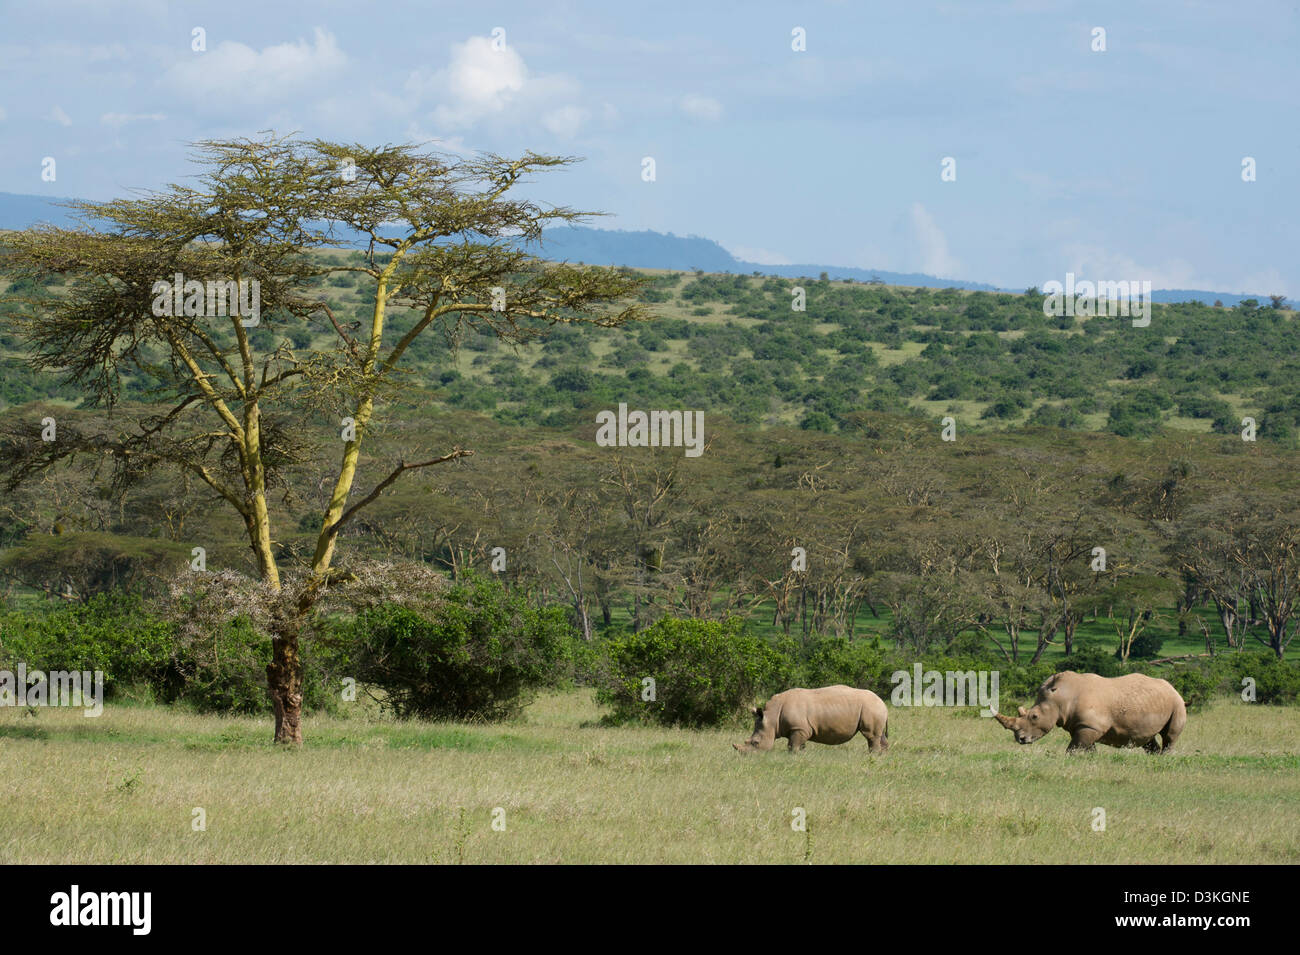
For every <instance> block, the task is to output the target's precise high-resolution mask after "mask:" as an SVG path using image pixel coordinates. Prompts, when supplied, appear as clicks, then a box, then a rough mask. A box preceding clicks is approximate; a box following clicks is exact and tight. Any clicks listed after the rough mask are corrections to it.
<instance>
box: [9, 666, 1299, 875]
mask: <svg viewBox="0 0 1300 955" xmlns="http://www.w3.org/2000/svg"><path fill="white" fill-rule="evenodd" d="M1011 703H1012V701H1009V700H1004V701H1003V708H1009V706H1010V705H1011ZM355 706H356V709H355V710H354V711H353V713H354V715H352V716H351V717H350V718H343V717H327V716H314V717H311V718H310V719H309V720H308V722H307V724H306V734H305V735H306V744H305V745H304V746H303V748H302V749H301V750H299V751H286V750H280V749H275V748H273V747H272V746H271V744H270V743H269V742H268V740H269V739H270V736H271V727H270V722H269V720H268V719H260V718H224V717H216V716H205V715H199V714H195V713H192V712H188V711H186V710H184V709H180V708H170V707H153V706H127V705H110V706H108V707H107V708H106V709H105V711H104V714H103V715H102V716H101V717H99V718H97V719H87V718H85V717H83V716H82V715H81V714H80V712H79V711H69V710H54V709H47V710H37V711H28V710H26V709H2V710H0V862H3V863H71V862H78V863H270V864H285V863H289V864H301V863H370V862H385V863H429V862H432V863H457V862H460V863H511V862H516V863H532V862H543V863H556V862H564V863H594V862H601V863H689V862H700V863H704V862H707V863H753V862H765V863H802V862H813V863H829V862H858V863H909V862H914V863H949V864H951V863H967V862H970V863H985V862H995V863H1013V864H1020V865H1023V864H1031V863H1039V862H1080V863H1161V862H1179V863H1295V862H1300V744H1297V739H1298V738H1300V707H1287V708H1279V707H1265V706H1252V705H1247V704H1236V703H1228V702H1219V703H1216V704H1214V705H1212V706H1210V707H1208V708H1206V709H1203V710H1201V711H1194V712H1193V713H1192V715H1191V721H1190V723H1189V725H1188V728H1187V730H1186V732H1185V733H1184V734H1183V737H1182V739H1181V740H1180V741H1179V744H1178V749H1177V751H1176V753H1175V754H1174V755H1171V756H1167V757H1151V756H1147V755H1146V754H1145V753H1142V752H1140V751H1135V750H1110V749H1104V748H1102V749H1099V750H1098V752H1097V753H1095V754H1093V755H1088V756H1073V757H1068V758H1067V756H1066V755H1065V745H1066V742H1067V740H1066V737H1065V735H1064V734H1063V733H1062V732H1061V731H1059V730H1058V731H1054V732H1052V733H1050V734H1049V735H1048V736H1047V737H1045V738H1044V739H1043V740H1040V741H1039V742H1038V743H1036V744H1035V745H1033V746H1026V747H1021V746H1017V745H1015V744H1014V743H1013V742H1012V740H1011V737H1010V734H1009V733H1007V732H1006V731H1004V730H1002V729H1001V728H1000V727H998V726H996V725H995V724H994V723H992V722H991V721H989V720H987V719H980V718H979V717H978V716H976V715H975V711H974V710H971V709H966V710H940V709H908V710H903V709H900V708H894V709H893V710H892V711H891V719H890V740H891V748H890V751H889V752H888V754H886V755H884V756H882V757H872V756H870V755H868V752H867V746H866V742H865V741H864V740H862V739H860V738H859V739H856V740H854V741H853V742H852V743H849V744H846V745H844V746H838V747H829V746H818V745H815V744H810V745H809V747H808V750H807V751H806V752H805V753H803V754H801V755H798V756H792V755H790V754H788V753H787V752H786V751H785V750H784V748H779V749H778V750H774V751H773V752H771V753H767V754H762V755H754V756H749V757H744V756H740V755H738V754H737V753H735V752H734V751H733V750H732V749H731V746H730V743H731V742H732V741H735V740H739V739H741V738H742V737H743V736H744V735H745V732H744V729H743V728H740V727H737V728H735V729H732V730H711V731H701V732H691V731H683V730H670V729H660V728H647V727H618V728H607V727H601V726H599V725H596V721H597V720H598V719H599V715H600V710H599V708H598V707H597V706H596V704H595V703H594V701H593V700H592V698H591V696H590V694H589V692H587V691H585V690H575V691H571V692H567V693H554V694H549V695H546V696H543V697H541V698H540V699H539V700H538V701H537V702H536V703H534V704H533V705H532V706H530V707H529V708H528V709H527V710H526V711H525V714H524V716H523V718H522V719H521V720H519V721H518V722H514V723H509V724H498V725H465V724H433V723H414V722H412V723H399V722H393V721H390V720H386V719H383V718H381V717H380V715H379V714H377V713H376V712H374V711H373V709H369V708H368V707H366V706H364V705H362V704H361V703H358V704H356V705H355ZM779 746H781V747H783V746H784V743H779ZM498 808H499V809H502V810H504V815H500V814H498V819H499V820H501V821H502V822H504V831H497V830H494V829H493V826H492V822H493V811H494V810H495V809H498ZM1099 808H1100V809H1104V810H1105V830H1104V831H1096V830H1094V821H1095V820H1096V819H1098V818H1099V817H1098V815H1097V813H1096V810H1097V809H1099ZM196 809H202V810H203V812H204V817H205V821H206V831H198V830H196V828H195V819H196V815H195V810H196ZM796 809H802V810H803V811H804V813H805V814H806V820H807V827H806V832H799V831H796V830H794V829H793V828H792V826H791V823H792V821H793V820H794V818H795V810H796Z"/></svg>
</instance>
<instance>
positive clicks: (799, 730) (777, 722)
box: [731, 686, 889, 753]
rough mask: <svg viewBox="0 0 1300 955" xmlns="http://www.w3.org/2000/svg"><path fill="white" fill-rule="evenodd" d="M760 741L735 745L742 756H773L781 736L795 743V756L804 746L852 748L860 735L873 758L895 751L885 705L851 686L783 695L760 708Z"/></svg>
mask: <svg viewBox="0 0 1300 955" xmlns="http://www.w3.org/2000/svg"><path fill="white" fill-rule="evenodd" d="M751 712H752V713H753V714H754V735H753V736H751V737H750V738H749V739H747V740H745V742H743V743H732V744H731V745H732V746H734V747H736V749H737V750H738V751H739V752H742V753H752V752H753V751H754V750H759V751H760V752H767V751H768V750H769V749H771V748H772V746H773V744H775V742H776V738H777V737H778V736H783V737H785V738H787V739H789V740H790V750H791V751H792V752H797V751H798V750H801V749H803V745H804V743H806V742H807V741H808V740H812V741H813V742H814V743H847V742H848V741H849V740H851V739H853V737H854V736H856V735H857V734H858V733H861V734H862V735H863V736H865V737H866V738H867V742H868V743H870V744H871V751H872V752H873V753H883V752H884V751H885V750H886V749H888V748H889V739H888V737H887V735H886V734H887V732H888V720H889V713H888V711H887V710H886V709H885V701H884V700H882V699H881V698H880V697H878V696H876V694H874V693H872V692H871V691H870V690H855V689H854V688H853V687H851V686H824V687H822V688H821V689H819V690H804V689H798V688H796V689H793V690H786V691H785V692H784V693H778V694H777V695H776V696H774V697H772V698H771V699H770V700H768V701H767V706H766V707H758V706H756V707H754V708H753V709H752V710H751Z"/></svg>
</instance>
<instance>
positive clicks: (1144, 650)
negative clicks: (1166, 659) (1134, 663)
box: [1115, 630, 1164, 660]
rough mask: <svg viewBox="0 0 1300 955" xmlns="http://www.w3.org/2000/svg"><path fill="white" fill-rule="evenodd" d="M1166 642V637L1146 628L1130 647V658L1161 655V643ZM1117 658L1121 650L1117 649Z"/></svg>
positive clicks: (1143, 658) (1147, 657)
mask: <svg viewBox="0 0 1300 955" xmlns="http://www.w3.org/2000/svg"><path fill="white" fill-rule="evenodd" d="M1163 642H1164V637H1162V636H1161V635H1160V634H1158V633H1156V632H1154V631H1152V630H1144V631H1142V633H1140V634H1138V635H1137V636H1136V637H1134V638H1133V645H1132V646H1131V647H1130V648H1129V654H1128V655H1129V659H1131V660H1149V659H1151V658H1152V657H1157V656H1159V655H1160V645H1161V644H1162V643H1163ZM1115 659H1116V660H1118V659H1120V651H1119V650H1118V649H1117V650H1116V651H1115Z"/></svg>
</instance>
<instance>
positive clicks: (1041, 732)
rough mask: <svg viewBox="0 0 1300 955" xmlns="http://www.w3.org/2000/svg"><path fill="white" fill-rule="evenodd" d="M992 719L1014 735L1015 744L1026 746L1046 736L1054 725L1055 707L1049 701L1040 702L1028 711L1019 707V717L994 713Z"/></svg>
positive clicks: (1055, 717)
mask: <svg viewBox="0 0 1300 955" xmlns="http://www.w3.org/2000/svg"><path fill="white" fill-rule="evenodd" d="M993 718H994V719H996V720H997V721H998V722H999V723H1001V724H1002V725H1003V726H1005V727H1006V728H1007V729H1009V730H1011V732H1012V733H1014V734H1015V735H1016V742H1017V743H1021V744H1022V745H1026V746H1027V745H1028V744H1030V743H1032V742H1033V741H1034V740H1036V739H1040V738H1041V737H1043V736H1045V735H1046V734H1047V731H1048V730H1050V729H1051V728H1052V727H1053V726H1055V725H1056V719H1057V711H1056V705H1055V704H1054V703H1052V702H1051V701H1049V700H1041V701H1039V702H1038V703H1035V704H1034V705H1033V706H1032V707H1031V708H1030V709H1028V710H1026V709H1025V708H1024V707H1023V706H1022V707H1020V710H1019V715H1018V716H1016V717H1014V718H1012V717H1010V716H1003V715H1002V714H1001V713H994V714H993Z"/></svg>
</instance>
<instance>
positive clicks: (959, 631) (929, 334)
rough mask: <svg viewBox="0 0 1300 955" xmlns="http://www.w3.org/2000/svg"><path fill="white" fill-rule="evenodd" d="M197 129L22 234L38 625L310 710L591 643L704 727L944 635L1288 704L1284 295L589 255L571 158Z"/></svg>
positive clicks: (621, 713) (4, 533)
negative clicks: (1235, 297) (173, 171)
mask: <svg viewBox="0 0 1300 955" xmlns="http://www.w3.org/2000/svg"><path fill="white" fill-rule="evenodd" d="M195 160H196V163H197V164H198V168H199V172H198V174H197V175H196V176H195V177H194V179H193V181H192V183H191V184H189V185H172V186H170V187H168V188H166V189H163V190H161V191H158V192H154V193H146V194H141V195H140V196H138V197H136V198H129V199H120V200H116V201H111V202H103V203H89V202H86V203H77V204H76V206H75V208H76V210H77V211H78V212H79V213H80V215H81V216H82V217H83V221H84V227H82V228H78V229H63V228H55V227H37V228H34V229H31V230H28V231H25V232H21V233H7V234H4V235H3V236H0V246H2V247H3V259H2V260H0V267H2V268H3V274H2V275H0V290H3V298H2V300H0V356H2V357H0V360H2V361H3V378H2V379H0V407H2V408H3V410H4V417H3V422H2V423H0V480H2V481H3V485H4V490H5V496H4V499H3V510H2V512H0V572H2V573H3V574H4V579H5V588H6V589H5V591H4V608H3V610H0V665H5V666H8V665H10V664H12V663H13V662H14V661H18V660H22V661H26V663H27V665H28V666H33V667H34V666H38V665H39V666H45V667H48V668H53V667H56V666H58V667H64V668H84V669H102V670H104V672H105V675H106V679H107V681H108V687H109V692H110V694H121V695H124V696H125V695H128V694H135V695H139V694H144V695H147V696H148V697H149V698H151V699H154V700H158V701H166V702H176V703H189V704H193V705H196V706H198V707H200V708H202V709H210V710H227V711H244V712H256V711H261V710H264V709H268V708H269V709H270V710H271V711H272V712H273V713H274V716H275V739H276V740H277V741H280V742H285V743H300V742H301V740H302V714H303V711H304V709H313V708H321V709H329V708H331V707H336V706H338V705H339V703H338V701H339V699H340V698H341V695H342V694H344V693H346V692H347V691H346V689H345V687H346V686H347V685H349V684H356V685H359V686H360V687H361V689H362V691H363V692H365V693H368V694H371V695H372V696H373V697H374V698H375V699H377V700H379V701H381V703H382V704H383V705H384V706H386V707H387V708H389V709H391V710H392V711H394V712H396V713H398V714H399V715H403V716H425V717H438V718H442V717H447V718H477V719H501V718H506V717H509V716H512V715H513V714H516V713H517V712H518V711H519V709H520V708H521V707H522V706H523V705H524V704H525V703H526V702H527V701H528V700H529V699H530V698H531V695H532V694H533V693H535V692H536V691H537V690H539V689H541V688H544V687H553V686H560V685H572V684H573V683H574V682H578V683H582V684H586V685H589V686H593V687H595V688H596V691H597V698H598V699H599V700H600V701H601V702H602V703H603V704H604V705H605V707H606V709H607V710H608V711H609V712H608V713H607V715H606V719H607V720H615V721H616V720H620V719H655V720H659V721H660V722H663V723H667V724H673V725H696V726H699V725H719V724H725V723H727V722H728V721H731V720H733V719H735V718H736V715H737V713H740V712H743V711H744V708H745V707H746V706H747V704H748V703H749V702H751V701H752V700H753V699H754V698H755V697H756V696H759V695H761V694H762V693H765V692H770V691H772V690H775V689H782V688H784V687H785V686H789V685H792V684H791V682H790V681H793V680H801V681H804V682H805V685H821V684H823V683H830V682H846V683H853V684H856V685H859V686H867V687H870V688H873V689H875V690H876V691H877V692H878V693H881V694H882V695H887V693H888V690H889V687H890V682H889V675H890V673H891V672H893V671H895V670H897V669H899V668H906V667H908V666H910V665H911V664H912V663H913V662H915V661H923V662H924V663H925V665H926V666H927V667H931V666H933V667H936V668H939V669H945V668H947V669H952V668H961V669H968V668H972V667H980V666H982V667H994V668H998V669H1000V670H1001V671H1002V672H1003V674H1004V677H1003V678H1004V692H1016V693H1024V694H1030V693H1032V691H1033V688H1034V687H1036V686H1037V685H1038V683H1039V682H1041V680H1042V679H1043V678H1044V677H1045V676H1046V675H1047V674H1050V673H1051V672H1053V671H1055V670H1058V669H1065V668H1071V669H1076V670H1091V671H1095V672H1101V673H1105V674H1107V675H1113V674H1116V673H1119V672H1123V671H1126V670H1130V669H1142V670H1144V671H1146V672H1152V673H1156V674H1158V675H1162V676H1165V677H1167V678H1169V679H1170V680H1171V681H1173V682H1174V684H1175V686H1177V687H1178V688H1179V690H1180V692H1182V694H1183V695H1184V697H1185V698H1187V699H1188V701H1189V702H1190V703H1193V704H1194V705H1195V704H1198V703H1202V702H1205V701H1206V700H1207V699H1209V698H1210V697H1212V696H1214V695H1219V694H1225V695H1226V694H1238V693H1240V692H1241V691H1242V687H1243V684H1246V683H1248V684H1249V685H1250V686H1251V691H1252V692H1253V693H1257V694H1258V699H1259V701H1260V702H1266V703H1291V702H1294V701H1295V698H1296V694H1297V691H1298V690H1300V675H1298V674H1297V670H1296V668H1295V665H1294V663H1293V661H1292V660H1291V659H1290V657H1289V656H1288V649H1289V648H1290V646H1291V643H1292V641H1293V637H1294V634H1295V631H1296V627H1297V625H1298V621H1297V614H1298V613H1300V606H1297V597H1298V596H1300V507H1297V504H1296V487H1297V483H1296V476H1295V473H1296V466H1297V462H1298V461H1300V455H1298V453H1297V442H1298V433H1300V432H1298V430H1297V429H1298V427H1300V324H1298V322H1297V314H1296V312H1295V311H1293V310H1289V309H1288V308H1286V307H1285V301H1284V299H1282V298H1281V297H1278V298H1275V299H1273V300H1272V301H1271V302H1264V303H1261V302H1258V301H1254V300H1247V301H1245V302H1243V303H1242V304H1240V305H1238V306H1236V307H1233V308H1223V307H1222V306H1221V305H1218V304H1215V303H1189V304H1180V305H1156V306H1154V314H1153V316H1152V318H1151V322H1150V325H1149V326H1148V327H1134V326H1133V325H1132V323H1131V322H1129V321H1128V320H1126V319H1121V318H1112V317H1107V316H1104V315H1103V316H1091V317H1087V316H1065V317H1061V318H1053V317H1050V316H1048V315H1045V313H1044V309H1043V297H1042V295H1041V294H1040V293H1039V292H1038V291H1037V290H1036V289H1028V290H1026V291H1025V292H1024V293H1023V294H995V293H985V292H976V293H965V292H960V291H956V290H950V289H949V290H930V289H916V288H896V287H887V286H884V285H880V284H877V283H850V282H839V281H837V282H831V281H828V280H827V278H826V277H825V276H822V277H820V278H814V277H809V278H807V279H805V280H797V281H795V280H787V279H776V278H771V277H764V276H762V275H758V274H755V275H710V274H703V273H699V272H696V273H665V272H647V271H637V270H633V269H628V268H605V267H591V266H586V265H584V264H582V263H555V262H550V261H547V259H546V247H545V230H546V229H547V228H549V227H553V226H555V225H558V224H563V223H566V222H573V221H578V220H580V219H581V218H583V217H584V216H585V215H587V213H583V212H580V211H578V210H574V209H569V208H563V207H553V206H549V205H546V204H543V203H540V202H538V201H537V200H534V199H531V198H525V196H531V195H532V193H533V189H532V187H531V186H530V185H529V183H530V182H531V181H532V180H534V179H536V178H538V174H541V173H545V172H547V171H550V170H554V169H557V168H559V167H563V166H566V165H568V164H569V163H570V162H572V160H571V159H568V158H565V157H555V156H544V155H535V154H531V153H530V154H527V155H525V156H523V157H521V158H517V159H510V158H504V157H500V156H495V155H480V156H476V157H473V158H464V157H460V156H445V155H439V154H436V153H433V152H430V151H427V150H425V149H423V148H419V147H412V146H396V147H384V148H379V149H374V148H367V147H364V146H361V145H358V144H343V143H329V142H321V141H300V140H296V139H291V138H281V137H276V136H264V137H261V138H255V139H242V140H236V141H230V142H203V143H199V144H197V145H196V156H195ZM159 283H163V284H164V285H165V286H167V288H169V289H171V291H165V292H162V293H160V292H159ZM190 283H197V284H194V285H191V284H190ZM249 287H252V288H255V289H256V296H257V297H256V300H255V301H252V300H251V299H250V298H249V297H247V296H245V297H241V296H240V292H239V290H240V289H243V288H249ZM796 287H798V288H801V289H803V291H804V293H805V295H806V307H805V308H804V309H803V310H798V309H795V308H792V294H793V292H794V290H795V288H796ZM214 289H215V290H216V294H215V296H214V292H213V290H214ZM173 293H174V294H173ZM214 298H215V299H216V305H217V306H219V307H217V308H213V307H212V306H213V304H214ZM236 302H238V304H236ZM250 305H251V306H252V307H251V308H250V307H249V306H250ZM620 403H623V404H626V405H628V406H629V407H630V408H639V409H681V410H692V411H693V410H701V411H703V412H704V421H705V438H706V448H705V450H704V453H703V454H701V455H699V456H688V455H686V454H684V453H683V449H682V448H680V447H659V448H637V447H602V446H598V445H597V444H596V441H595V433H596V415H597V413H598V412H600V411H604V410H611V409H614V408H617V407H618V405H619V404H620ZM945 418H951V419H952V422H951V427H950V428H949V429H948V431H949V433H948V437H951V438H953V439H954V440H945V436H944V426H943V424H942V421H943V419H945ZM646 674H656V675H657V676H656V679H657V681H658V693H657V698H656V699H653V700H649V701H647V700H646V699H645V697H644V695H643V694H642V689H643V682H642V680H643V677H644V676H645V675H646Z"/></svg>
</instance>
